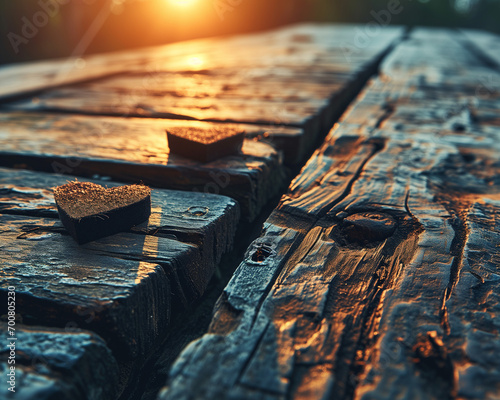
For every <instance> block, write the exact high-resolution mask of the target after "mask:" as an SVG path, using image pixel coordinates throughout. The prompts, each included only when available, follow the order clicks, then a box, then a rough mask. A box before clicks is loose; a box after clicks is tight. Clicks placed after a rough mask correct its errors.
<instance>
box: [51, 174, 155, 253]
mask: <svg viewBox="0 0 500 400" xmlns="http://www.w3.org/2000/svg"><path fill="white" fill-rule="evenodd" d="M54 199H55V201H56V204H57V211H58V212H59V218H60V219H61V221H62V223H63V225H64V227H65V228H66V229H67V230H68V232H69V233H70V234H71V236H73V238H74V239H75V240H76V241H77V242H78V243H79V244H83V243H87V242H90V241H92V240H95V239H99V238H102V237H105V236H109V235H113V234H115V233H118V232H121V231H124V230H127V229H129V228H131V227H132V226H134V225H137V224H140V223H141V222H144V221H145V220H147V219H148V218H149V216H150V215H151V189H150V188H148V187H147V186H143V185H126V186H118V187H112V188H105V187H103V186H101V185H97V184H95V183H91V182H78V181H74V182H70V183H67V184H65V185H62V186H58V187H56V188H54Z"/></svg>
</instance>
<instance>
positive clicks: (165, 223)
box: [0, 169, 239, 361]
mask: <svg viewBox="0 0 500 400" xmlns="http://www.w3.org/2000/svg"><path fill="white" fill-rule="evenodd" d="M64 182H65V179H64V178H62V177H58V176H55V175H49V174H42V173H33V172H28V171H10V170H4V169H2V170H0V212H1V214H0V221H1V225H2V231H1V233H0V237H1V240H2V249H3V252H4V256H3V262H2V269H1V280H2V289H0V294H1V297H2V299H3V300H5V301H3V304H6V299H5V297H6V287H7V283H8V282H10V283H12V284H14V285H15V286H16V288H17V290H16V291H17V312H18V313H19V314H20V315H22V316H23V318H24V321H25V322H27V323H30V324H43V325H46V326H60V327H68V326H69V327H70V328H71V327H79V328H84V329H89V330H92V331H95V332H97V333H99V334H100V335H101V336H102V337H103V338H104V339H105V340H106V341H107V344H108V346H109V347H110V348H111V349H112V350H113V351H114V354H115V355H116V357H117V358H118V359H119V360H120V361H123V360H127V359H130V358H138V357H139V358H140V357H142V358H144V357H145V356H146V355H148V354H149V352H150V351H151V350H152V346H154V345H155V344H157V343H158V342H159V341H160V340H161V339H162V338H164V337H165V334H166V332H167V327H168V320H169V313H170V311H169V310H170V307H171V304H172V305H173V306H174V307H175V309H176V310H178V309H186V308H188V307H189V305H190V304H191V303H192V301H193V300H195V299H197V298H199V297H200V296H201V295H202V294H203V292H204V290H205V288H206V286H207V284H208V281H209V280H210V278H211V276H212V275H213V272H214V270H215V265H216V263H217V262H218V261H219V260H220V257H221V256H222V255H223V254H224V253H225V252H227V251H228V250H230V249H231V247H232V240H233V236H234V233H235V230H236V226H237V224H238V219H239V218H238V216H239V213H238V206H237V204H236V203H235V202H234V201H233V200H231V199H229V198H225V197H222V196H216V195H209V194H201V193H189V192H175V191H167V190H153V192H152V215H151V217H150V219H149V222H148V223H145V224H141V225H139V226H136V227H134V228H132V229H131V231H130V232H128V233H120V234H117V235H113V236H110V237H108V238H104V239H101V240H98V241H95V242H91V243H88V244H86V245H84V246H78V245H77V244H76V243H74V242H73V240H72V239H71V238H70V237H69V236H68V235H67V233H66V232H65V230H64V228H63V227H62V225H61V223H60V222H59V221H58V220H56V219H55V218H54V217H57V211H56V209H55V204H54V200H53V197H52V193H51V190H50V189H49V188H51V187H54V186H58V185H60V184H62V183H64ZM112 185H115V184H112ZM2 314H3V313H2Z"/></svg>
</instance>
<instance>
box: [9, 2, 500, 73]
mask: <svg viewBox="0 0 500 400" xmlns="http://www.w3.org/2000/svg"><path fill="white" fill-rule="evenodd" d="M390 7H392V9H394V10H397V11H398V12H392V13H391V14H390V16H391V18H390V24H392V25H408V26H414V25H427V26H443V27H465V28H477V29H485V30H490V31H496V32H499V31H500V23H499V21H500V0H399V1H398V0H365V1H352V0H351V1H347V0H343V1H342V0H0V39H1V40H0V64H6V63H13V62H22V61H28V60H35V59H45V58H54V57H64V56H69V55H76V56H79V55H83V54H90V53H96V52H105V51H112V50H122V49H127V48H134V47H141V46H150V45H156V44H163V43H170V42H174V41H179V40H185V39H193V38H200V37H209V36H216V35H225V34H234V33H242V32H251V31H259V30H265V29H269V28H273V27H278V26H281V25H285V24H290V23H294V22H300V21H320V22H327V21H328V22H358V23H363V22H370V21H374V20H375V18H376V17H375V15H379V16H381V18H382V17H383V16H384V15H387V14H384V10H388V9H389V8H390ZM385 21H386V19H383V18H382V23H385Z"/></svg>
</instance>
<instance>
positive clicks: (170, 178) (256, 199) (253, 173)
mask: <svg viewBox="0 0 500 400" xmlns="http://www.w3.org/2000/svg"><path fill="white" fill-rule="evenodd" d="M0 123H1V127H0V145H1V150H0V165H3V166H10V167H12V166H14V167H19V166H20V167H23V168H26V167H28V168H30V169H33V170H37V171H46V172H55V173H58V174H69V175H80V176H85V177H93V176H95V175H99V176H104V177H108V178H112V179H115V180H117V181H122V182H136V183H139V182H143V183H145V184H147V185H151V186H153V187H159V188H168V189H176V190H186V191H191V192H203V193H213V194H223V195H227V196H230V197H232V198H234V199H236V200H237V201H238V203H239V204H240V206H241V209H242V214H243V216H244V217H245V219H247V220H253V219H254V218H255V217H256V216H257V215H258V213H259V212H260V211H261V209H262V207H263V206H264V205H265V204H266V203H267V202H268V201H269V199H271V198H272V197H273V196H276V195H278V194H279V193H280V192H279V191H280V189H283V186H284V183H285V171H284V167H283V164H282V162H281V157H280V155H279V154H278V152H276V150H274V148H273V147H272V146H270V145H268V144H266V143H264V142H260V141H256V140H251V139H248V140H245V143H244V145H243V149H242V153H241V154H240V155H234V156H229V157H225V158H222V159H219V160H215V161H212V162H210V163H200V162H197V161H194V160H189V159H187V158H184V157H181V156H177V155H175V154H169V151H168V145H167V137H166V133H165V129H166V128H169V127H173V126H178V125H179V124H178V123H176V121H166V120H147V121H146V120H142V119H138V118H128V119H116V118H107V117H97V116H95V117H87V116H76V115H74V116H68V115H61V114H55V115H54V114H38V113H36V114H23V113H7V114H0ZM182 126H184V127H190V126H194V127H199V128H209V127H210V126H213V125H208V124H207V123H203V122H195V121H193V122H185V123H182ZM226 126H229V125H223V127H226Z"/></svg>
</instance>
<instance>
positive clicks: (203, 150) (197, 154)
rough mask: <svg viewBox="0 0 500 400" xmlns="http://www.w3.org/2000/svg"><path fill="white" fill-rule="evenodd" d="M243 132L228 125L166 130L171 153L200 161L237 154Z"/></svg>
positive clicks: (242, 138) (243, 136) (243, 135)
mask: <svg viewBox="0 0 500 400" xmlns="http://www.w3.org/2000/svg"><path fill="white" fill-rule="evenodd" d="M244 138H245V132H244V131H241V130H239V129H235V128H232V127H228V126H220V127H217V126H214V127H212V128H211V129H201V128H179V127H172V128H170V129H168V130H167V140H168V147H169V148H170V152H171V153H176V154H179V155H181V156H183V157H187V158H191V159H194V160H198V161H201V162H204V163H205V162H210V161H213V160H216V159H218V158H221V157H225V156H228V155H231V154H238V152H239V151H240V150H241V147H242V145H243V140H244Z"/></svg>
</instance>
